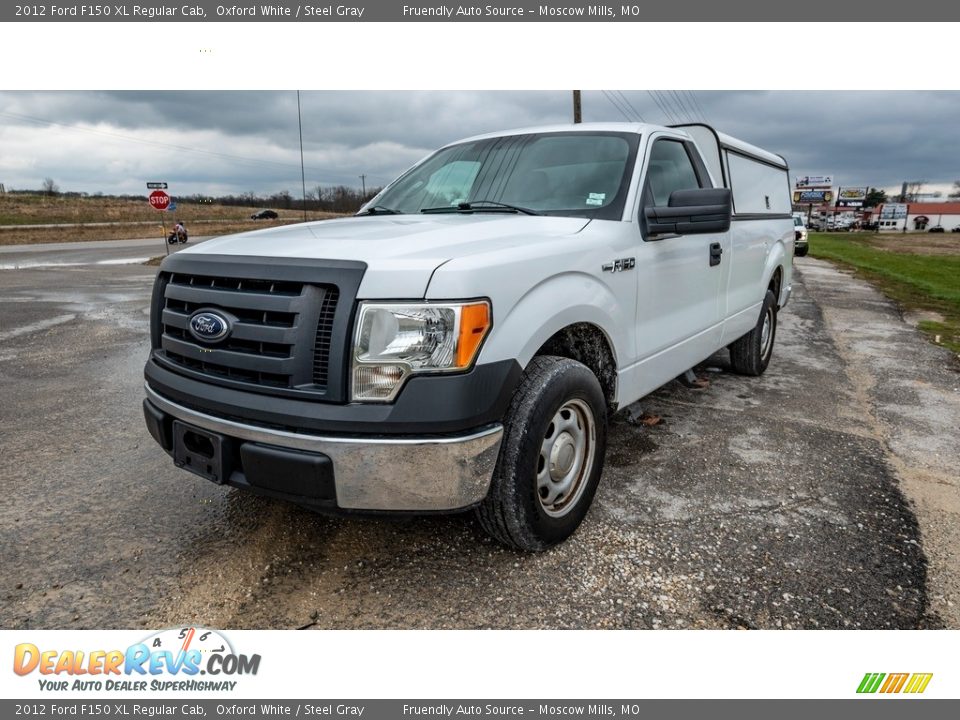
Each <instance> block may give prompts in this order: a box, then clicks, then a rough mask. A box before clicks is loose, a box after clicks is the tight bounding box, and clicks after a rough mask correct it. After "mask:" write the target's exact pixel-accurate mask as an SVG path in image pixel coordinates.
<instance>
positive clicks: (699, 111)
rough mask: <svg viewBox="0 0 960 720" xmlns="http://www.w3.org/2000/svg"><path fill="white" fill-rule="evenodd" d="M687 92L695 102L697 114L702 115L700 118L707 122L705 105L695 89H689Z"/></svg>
mask: <svg viewBox="0 0 960 720" xmlns="http://www.w3.org/2000/svg"><path fill="white" fill-rule="evenodd" d="M687 93H688V94H689V95H690V99H691V100H693V104H694V106H695V107H696V109H697V114H698V115H700V118H701V119H702V120H703V121H704V122H707V114H706V113H705V112H704V111H703V106H702V105H701V104H700V100H699V99H698V98H697V93H696V92H695V91H693V90H687Z"/></svg>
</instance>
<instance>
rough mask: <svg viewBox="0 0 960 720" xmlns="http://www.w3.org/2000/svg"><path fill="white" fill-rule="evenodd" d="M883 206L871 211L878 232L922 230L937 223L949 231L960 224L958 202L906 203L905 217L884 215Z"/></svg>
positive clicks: (959, 204) (959, 206)
mask: <svg viewBox="0 0 960 720" xmlns="http://www.w3.org/2000/svg"><path fill="white" fill-rule="evenodd" d="M883 207H884V206H883V205H881V206H879V207H878V208H876V210H875V212H874V213H873V218H878V220H876V222H879V226H878V229H879V230H880V232H904V230H906V231H907V232H917V231H919V232H923V231H925V230H929V229H930V228H932V227H935V226H937V225H939V226H941V227H942V228H943V229H944V230H946V231H947V232H950V231H951V230H952V229H953V228H955V227H958V226H960V202H916V203H907V214H906V217H900V218H889V217H884V213H883Z"/></svg>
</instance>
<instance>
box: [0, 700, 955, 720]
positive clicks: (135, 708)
mask: <svg viewBox="0 0 960 720" xmlns="http://www.w3.org/2000/svg"><path fill="white" fill-rule="evenodd" d="M906 704H909V705H910V708H909V709H907V708H906V707H904V706H905V705H906ZM951 707H952V708H953V710H951V709H950V708H951ZM958 712H960V700H924V699H920V698H910V699H904V698H901V697H899V696H897V697H896V698H889V699H884V698H877V697H872V698H870V699H862V700H858V699H851V700H231V699H228V698H224V699H221V700H189V699H181V700H118V699H114V698H110V697H101V698H90V699H86V700H24V701H18V700H0V717H5V718H13V717H27V716H34V717H45V718H50V717H100V718H111V720H113V719H114V718H122V717H125V716H132V717H151V718H156V717H164V718H193V719H196V718H221V717H229V718H237V717H242V718H276V717H290V718H297V717H299V718H354V719H356V718H362V720H402V718H436V719H442V718H451V720H452V719H459V718H467V717H469V718H487V719H488V720H489V719H493V718H495V719H496V720H503V719H504V718H517V717H525V718H536V719H537V720H540V719H542V718H553V720H565V719H566V718H584V719H587V720H619V719H621V718H643V720H659V719H660V718H667V717H677V716H680V717H688V718H710V719H711V720H714V719H719V720H724V719H725V718H736V719H737V720H770V718H776V719H777V720H809V719H810V718H811V717H826V718H844V720H903V718H904V717H909V718H910V720H941V719H942V718H946V717H957V713H958Z"/></svg>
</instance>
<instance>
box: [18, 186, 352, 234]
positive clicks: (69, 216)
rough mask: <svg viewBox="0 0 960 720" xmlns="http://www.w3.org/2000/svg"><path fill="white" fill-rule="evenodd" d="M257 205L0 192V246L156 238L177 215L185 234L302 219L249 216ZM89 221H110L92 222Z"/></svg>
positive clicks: (312, 216)
mask: <svg viewBox="0 0 960 720" xmlns="http://www.w3.org/2000/svg"><path fill="white" fill-rule="evenodd" d="M260 209H261V208H258V207H235V206H228V205H214V204H206V203H197V204H191V203H182V202H181V203H180V204H179V206H178V208H177V210H176V211H175V212H173V213H169V212H166V213H160V212H158V211H156V210H154V209H153V208H152V207H150V206H149V205H148V204H147V202H146V200H124V199H121V198H107V197H62V196H53V197H48V196H45V195H21V194H9V193H8V194H5V195H0V245H24V244H31V243H52V242H83V241H87V240H125V239H129V238H142V237H154V236H156V237H158V238H159V237H162V235H163V231H164V228H163V224H162V223H161V220H162V221H163V223H165V225H166V229H167V230H168V231H169V229H170V226H171V225H172V224H173V222H174V221H175V220H181V221H183V223H184V224H185V225H186V226H187V229H188V230H189V231H190V234H191V235H198V236H199V235H226V234H228V233H234V232H241V231H243V230H253V229H257V228H263V227H270V226H271V225H286V224H289V223H294V222H302V221H303V214H302V213H301V212H300V211H297V210H278V213H279V214H280V217H279V218H278V219H277V220H258V221H253V220H251V219H250V215H252V214H253V213H254V212H256V211H257V210H260ZM330 217H335V216H334V215H332V214H330V213H319V212H316V213H308V214H307V218H308V219H309V220H322V219H326V218H330ZM63 223H69V224H79V226H78V227H59V228H27V227H23V226H25V225H49V224H63ZM92 223H110V224H109V225H96V224H92Z"/></svg>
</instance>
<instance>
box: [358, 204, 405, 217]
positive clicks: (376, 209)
mask: <svg viewBox="0 0 960 720" xmlns="http://www.w3.org/2000/svg"><path fill="white" fill-rule="evenodd" d="M400 214H401V213H400V211H399V210H394V209H393V208H388V207H384V206H383V205H373V206H371V207H368V208H367V209H366V210H364V211H363V212H358V213H357V215H400Z"/></svg>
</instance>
